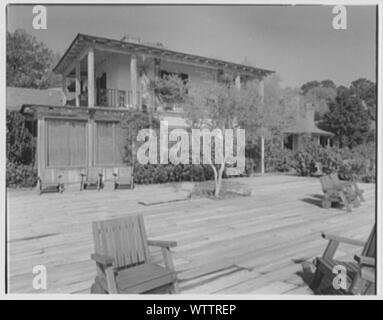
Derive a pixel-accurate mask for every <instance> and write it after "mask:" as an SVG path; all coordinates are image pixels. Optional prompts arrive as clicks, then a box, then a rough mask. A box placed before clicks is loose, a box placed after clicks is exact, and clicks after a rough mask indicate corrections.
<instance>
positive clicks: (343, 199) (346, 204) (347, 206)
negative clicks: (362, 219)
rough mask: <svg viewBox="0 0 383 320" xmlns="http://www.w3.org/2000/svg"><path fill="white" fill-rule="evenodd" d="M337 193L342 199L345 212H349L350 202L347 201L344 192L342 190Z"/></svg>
mask: <svg viewBox="0 0 383 320" xmlns="http://www.w3.org/2000/svg"><path fill="white" fill-rule="evenodd" d="M339 195H340V198H341V199H342V202H343V204H344V205H345V206H346V209H347V212H351V206H350V203H349V202H348V200H347V197H346V195H345V194H344V192H343V191H342V192H339Z"/></svg>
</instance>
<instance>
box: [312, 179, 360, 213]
mask: <svg viewBox="0 0 383 320" xmlns="http://www.w3.org/2000/svg"><path fill="white" fill-rule="evenodd" d="M319 180H320V183H321V185H322V191H323V199H322V207H323V208H324V209H329V208H330V207H331V205H332V203H333V202H342V203H343V204H344V205H345V206H346V209H347V212H350V211H351V204H352V205H353V206H354V207H358V206H359V205H360V203H359V200H358V198H357V194H356V192H355V191H354V190H353V188H352V187H351V186H350V185H342V184H336V183H335V182H334V180H333V178H332V177H331V175H326V176H323V177H321V178H320V179H319Z"/></svg>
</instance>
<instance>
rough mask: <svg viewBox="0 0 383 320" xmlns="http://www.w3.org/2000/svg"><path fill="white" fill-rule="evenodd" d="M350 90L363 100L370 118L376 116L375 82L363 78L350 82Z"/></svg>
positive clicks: (373, 118)
mask: <svg viewBox="0 0 383 320" xmlns="http://www.w3.org/2000/svg"><path fill="white" fill-rule="evenodd" d="M350 90H351V92H352V93H354V94H356V95H357V96H358V97H359V98H360V99H362V100H363V101H364V103H365V104H366V106H367V107H368V112H369V115H370V117H371V119H372V120H375V118H376V84H375V82H372V81H370V80H367V79H365V78H360V79H358V80H355V81H353V82H351V86H350Z"/></svg>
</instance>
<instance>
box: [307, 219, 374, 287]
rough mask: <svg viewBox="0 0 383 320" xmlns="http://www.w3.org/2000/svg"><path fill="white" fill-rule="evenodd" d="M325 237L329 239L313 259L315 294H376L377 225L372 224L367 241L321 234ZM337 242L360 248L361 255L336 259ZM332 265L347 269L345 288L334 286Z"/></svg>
mask: <svg viewBox="0 0 383 320" xmlns="http://www.w3.org/2000/svg"><path fill="white" fill-rule="evenodd" d="M322 237H323V238H324V239H327V240H329V242H328V245H327V247H326V249H325V251H324V253H323V255H322V257H318V258H316V259H315V265H316V271H315V276H314V280H313V282H312V284H311V285H312V288H313V289H314V291H316V293H323V292H326V293H334V294H354V295H358V294H362V295H367V294H375V290H376V289H375V282H376V281H375V255H376V227H375V226H374V227H373V229H372V231H371V233H370V236H369V237H368V240H367V241H366V242H363V241H358V240H354V239H348V238H343V237H338V236H333V235H329V234H324V233H322ZM340 243H346V244H349V245H355V246H360V247H363V250H362V252H361V254H360V255H355V256H354V260H355V261H352V262H347V261H341V260H336V259H335V253H336V250H337V248H338V246H339V244H340ZM335 266H343V267H344V268H345V270H346V274H345V275H346V281H347V282H346V287H345V288H334V286H333V281H334V277H336V273H334V267H335Z"/></svg>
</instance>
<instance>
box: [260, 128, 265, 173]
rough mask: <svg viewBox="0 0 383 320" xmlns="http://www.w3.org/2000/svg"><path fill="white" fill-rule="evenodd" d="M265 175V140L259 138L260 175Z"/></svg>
mask: <svg viewBox="0 0 383 320" xmlns="http://www.w3.org/2000/svg"><path fill="white" fill-rule="evenodd" d="M264 173H265V138H264V136H263V135H262V136H261V174H264Z"/></svg>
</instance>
